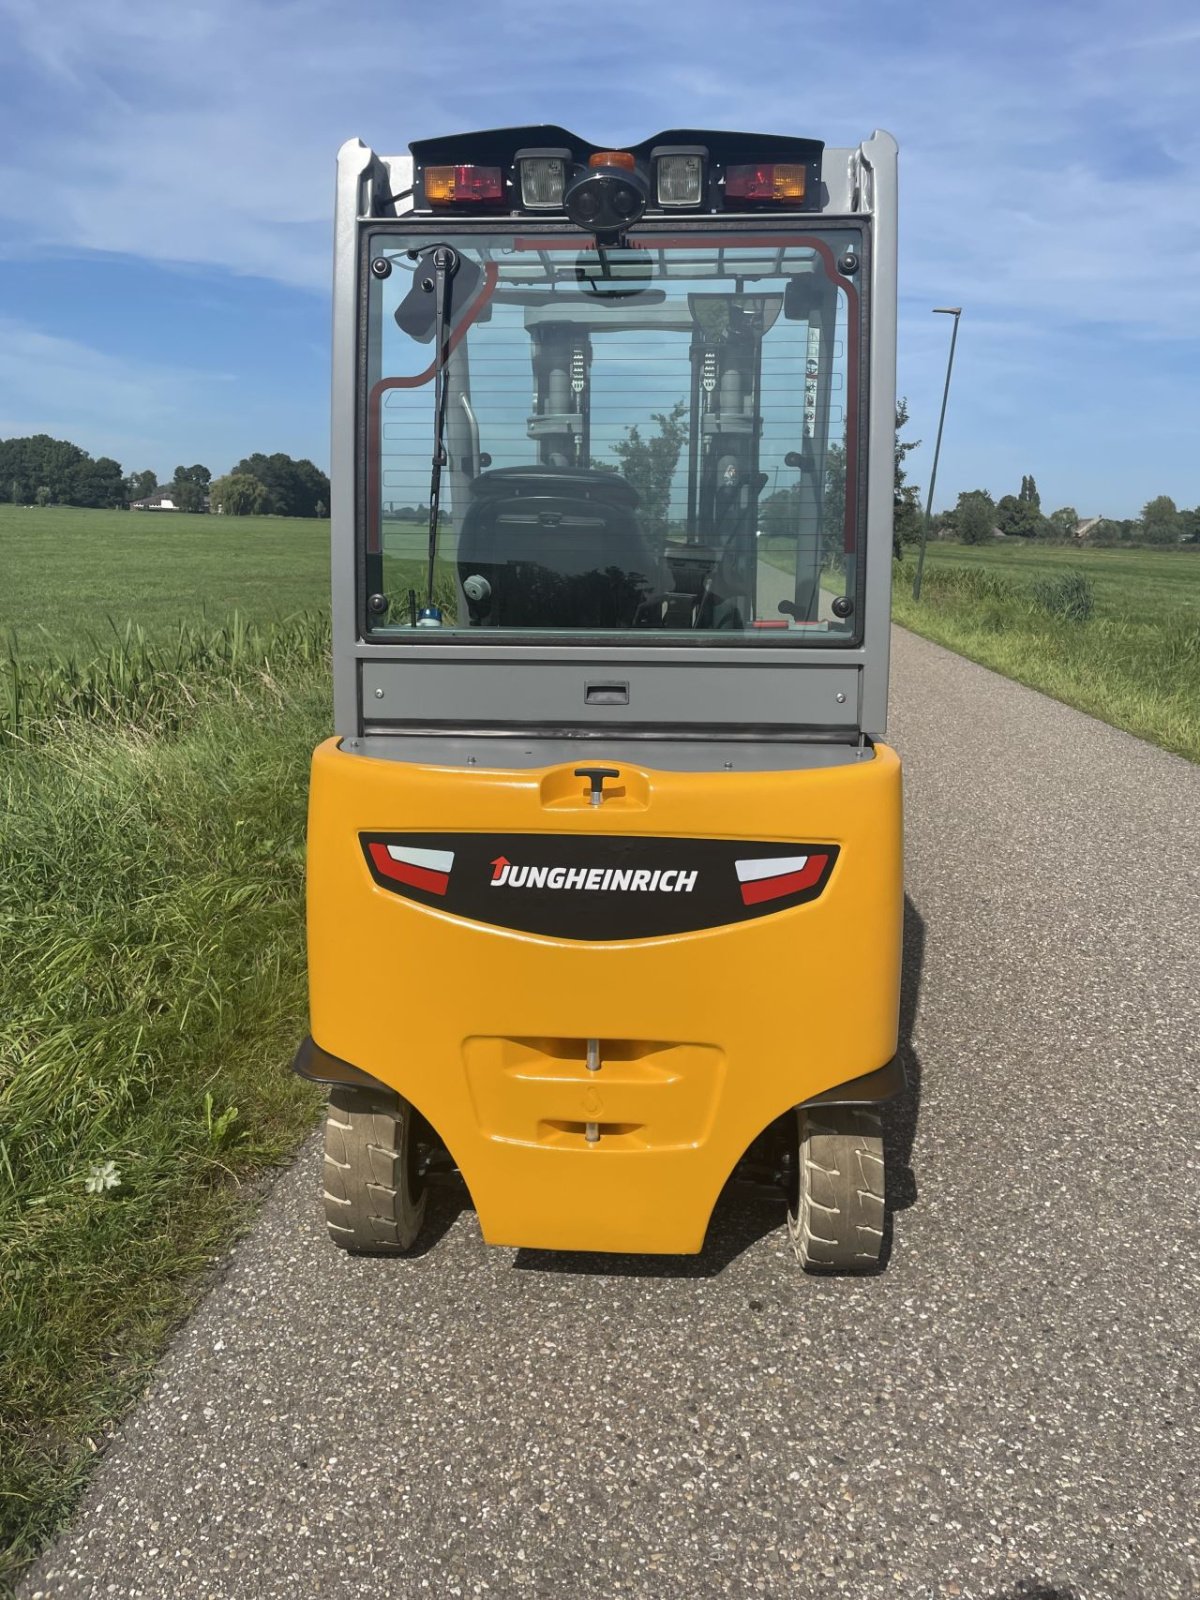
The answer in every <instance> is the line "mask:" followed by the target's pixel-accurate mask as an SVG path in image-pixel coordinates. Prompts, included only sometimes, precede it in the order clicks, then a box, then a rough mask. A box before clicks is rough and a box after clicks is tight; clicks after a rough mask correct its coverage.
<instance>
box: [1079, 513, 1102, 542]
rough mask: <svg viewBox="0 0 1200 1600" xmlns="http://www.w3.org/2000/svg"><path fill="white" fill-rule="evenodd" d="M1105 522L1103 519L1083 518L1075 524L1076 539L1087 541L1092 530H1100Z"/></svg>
mask: <svg viewBox="0 0 1200 1600" xmlns="http://www.w3.org/2000/svg"><path fill="white" fill-rule="evenodd" d="M1103 521H1104V518H1103V517H1082V518H1081V519H1080V520H1079V521H1078V522H1077V523H1076V524H1075V537H1076V538H1077V539H1086V538H1087V536H1088V534H1089V533H1091V531H1092V529H1093V528H1098V527H1099V526H1100V524H1101V523H1102V522H1103Z"/></svg>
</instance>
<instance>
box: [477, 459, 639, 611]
mask: <svg viewBox="0 0 1200 1600" xmlns="http://www.w3.org/2000/svg"><path fill="white" fill-rule="evenodd" d="M637 503H638V496H637V491H636V490H635V489H634V487H633V486H632V484H630V483H627V482H626V481H625V479H624V478H621V477H618V476H617V474H616V473H609V472H596V471H592V472H587V471H572V470H570V469H566V468H559V467H503V468H500V469H498V470H497V471H494V472H485V473H481V474H480V476H479V477H478V478H476V479H475V480H474V482H473V483H472V485H471V500H470V504H469V506H468V507H467V513H466V516H465V517H464V519H463V524H462V528H461V530H460V532H459V536H458V577H459V582H460V583H461V584H462V585H464V589H465V593H466V594H467V596H468V602H467V603H468V608H469V611H470V616H471V620H472V622H473V623H475V624H476V625H479V626H484V627H492V628H627V627H631V626H633V624H634V622H635V619H637V616H638V608H639V606H640V605H641V604H642V602H643V601H644V600H645V598H646V597H647V595H649V594H650V593H651V592H653V591H655V590H657V589H659V588H660V587H661V579H660V573H659V566H660V563H659V562H658V561H657V559H656V558H655V557H654V556H653V554H652V552H651V551H650V549H649V546H648V545H647V542H646V540H645V538H644V537H643V534H642V530H641V527H640V526H639V524H638V518H637ZM472 578H475V579H483V580H484V584H485V585H486V587H487V591H488V592H487V593H486V595H485V596H484V597H483V598H479V599H476V598H472V595H473V592H477V591H478V590H479V589H480V588H481V587H482V586H481V585H479V584H474V585H472V584H471V583H470V581H469V580H471V579H472Z"/></svg>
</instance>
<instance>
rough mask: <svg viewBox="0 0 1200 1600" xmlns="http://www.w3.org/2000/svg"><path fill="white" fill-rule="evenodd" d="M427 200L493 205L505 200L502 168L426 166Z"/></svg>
mask: <svg viewBox="0 0 1200 1600" xmlns="http://www.w3.org/2000/svg"><path fill="white" fill-rule="evenodd" d="M425 199H426V201H427V202H428V203H429V204H430V205H431V206H455V205H480V204H494V203H496V202H497V201H503V199H504V174H503V173H502V172H501V170H500V168H499V167H474V166H455V167H426V168H425Z"/></svg>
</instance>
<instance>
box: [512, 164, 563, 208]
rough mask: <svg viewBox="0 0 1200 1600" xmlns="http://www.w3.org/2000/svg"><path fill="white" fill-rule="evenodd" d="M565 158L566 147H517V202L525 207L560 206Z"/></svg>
mask: <svg viewBox="0 0 1200 1600" xmlns="http://www.w3.org/2000/svg"><path fill="white" fill-rule="evenodd" d="M569 159H570V151H569V150H538V151H536V152H532V151H530V152H526V151H524V150H518V151H517V154H516V157H515V161H516V167H517V173H518V175H519V177H520V184H521V204H522V205H523V206H524V207H525V209H526V210H527V211H558V210H561V209H562V203H563V194H564V193H565V191H566V187H567V162H568V161H569Z"/></svg>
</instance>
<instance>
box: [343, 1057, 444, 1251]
mask: <svg viewBox="0 0 1200 1600" xmlns="http://www.w3.org/2000/svg"><path fill="white" fill-rule="evenodd" d="M421 1125H422V1124H421V1119H420V1116H419V1114H418V1113H417V1112H416V1111H415V1110H414V1109H413V1107H412V1106H411V1105H410V1104H409V1102H408V1101H407V1100H405V1099H404V1098H403V1096H402V1095H398V1094H390V1093H389V1092H388V1091H387V1090H386V1089H359V1088H350V1087H347V1086H344V1085H341V1084H335V1085H334V1086H333V1088H332V1089H331V1090H330V1092H329V1110H328V1113H327V1115H326V1118H325V1220H326V1222H327V1223H328V1225H329V1236H330V1238H331V1239H332V1240H333V1242H334V1244H336V1245H339V1246H340V1247H341V1248H342V1249H343V1250H348V1251H350V1252H351V1254H353V1255H388V1256H395V1255H403V1254H404V1253H405V1252H406V1251H408V1250H411V1249H412V1247H413V1245H414V1244H415V1243H416V1242H417V1235H418V1234H419V1233H420V1231H421V1224H422V1223H423V1222H424V1220H425V1199H426V1193H425V1180H424V1176H423V1174H422V1172H421V1163H420V1152H419V1149H418V1143H419V1136H418V1130H419V1128H420V1126H421Z"/></svg>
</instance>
